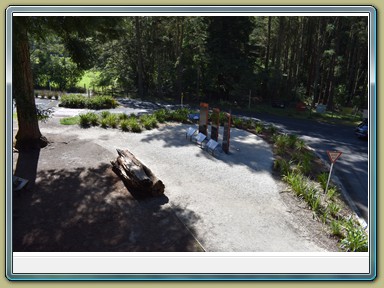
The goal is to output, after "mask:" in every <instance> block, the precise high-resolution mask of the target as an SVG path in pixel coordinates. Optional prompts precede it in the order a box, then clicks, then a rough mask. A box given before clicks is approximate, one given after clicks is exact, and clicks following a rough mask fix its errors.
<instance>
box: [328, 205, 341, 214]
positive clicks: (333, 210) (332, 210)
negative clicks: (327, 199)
mask: <svg viewBox="0 0 384 288" xmlns="http://www.w3.org/2000/svg"><path fill="white" fill-rule="evenodd" d="M340 210H341V207H340V205H338V204H337V203H335V202H331V203H329V204H328V211H329V213H330V214H331V215H332V217H336V216H337V214H338V213H339V212H340Z"/></svg>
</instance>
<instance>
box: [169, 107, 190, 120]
mask: <svg viewBox="0 0 384 288" xmlns="http://www.w3.org/2000/svg"><path fill="white" fill-rule="evenodd" d="M191 113H192V111H191V110H189V109H188V108H181V109H177V110H174V111H171V112H170V117H169V120H170V121H176V122H181V123H188V121H189V120H188V115H189V114H191Z"/></svg>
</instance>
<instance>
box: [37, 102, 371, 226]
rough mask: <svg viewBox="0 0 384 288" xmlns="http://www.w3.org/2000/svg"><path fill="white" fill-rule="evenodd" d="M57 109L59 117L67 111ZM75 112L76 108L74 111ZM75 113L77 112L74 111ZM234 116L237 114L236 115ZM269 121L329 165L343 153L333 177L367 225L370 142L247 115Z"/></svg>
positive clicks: (148, 106)
mask: <svg viewBox="0 0 384 288" xmlns="http://www.w3.org/2000/svg"><path fill="white" fill-rule="evenodd" d="M36 103H37V104H39V105H42V106H47V105H48V106H51V107H55V106H57V104H58V101H55V100H42V99H36ZM121 104H122V105H123V106H124V107H120V108H118V109H114V112H119V113H121V112H125V113H127V114H130V113H135V114H140V113H148V112H152V111H154V110H156V109H159V108H164V107H166V106H165V105H162V104H159V103H151V102H141V101H138V100H132V99H122V100H121ZM55 109H56V112H55V114H56V116H61V117H67V116H71V115H64V114H63V115H61V114H60V113H64V112H65V111H68V109H62V110H63V111H64V112H61V110H60V108H55ZM75 110H76V109H75ZM73 113H75V114H76V111H73ZM234 114H235V113H234ZM244 116H249V117H253V118H257V119H260V120H262V121H266V122H270V123H273V124H274V125H276V126H277V127H279V128H281V129H284V130H285V131H287V132H288V133H295V134H297V135H300V136H301V137H302V139H304V140H305V141H306V143H307V144H308V145H309V146H310V147H312V148H313V149H315V151H316V153H317V154H318V155H319V156H320V157H321V158H322V159H323V160H324V161H326V162H329V159H328V156H327V152H326V151H327V150H337V151H341V152H343V154H342V156H341V157H340V158H339V160H337V162H336V164H335V165H334V168H333V173H332V174H333V175H334V176H336V177H337V178H338V179H339V180H340V182H341V183H342V185H343V187H344V190H345V191H346V193H347V194H348V195H349V197H350V198H351V200H352V202H353V203H354V205H355V208H357V212H358V214H359V216H360V217H362V218H363V219H364V220H365V221H366V222H367V223H368V214H369V213H368V202H369V201H368V195H369V194H368V142H367V141H365V140H360V139H358V138H357V137H356V136H355V135H354V131H353V128H352V127H347V126H342V125H332V124H326V123H319V122H316V121H311V120H301V119H293V118H287V117H279V116H274V115H270V114H253V115H244Z"/></svg>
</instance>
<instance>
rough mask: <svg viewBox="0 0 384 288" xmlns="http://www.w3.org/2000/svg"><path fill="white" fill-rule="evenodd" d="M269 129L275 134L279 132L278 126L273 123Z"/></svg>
mask: <svg viewBox="0 0 384 288" xmlns="http://www.w3.org/2000/svg"><path fill="white" fill-rule="evenodd" d="M267 131H268V132H269V133H271V134H272V135H273V134H275V133H276V132H277V127H276V126H275V125H273V124H272V125H270V126H269V127H268V128H267Z"/></svg>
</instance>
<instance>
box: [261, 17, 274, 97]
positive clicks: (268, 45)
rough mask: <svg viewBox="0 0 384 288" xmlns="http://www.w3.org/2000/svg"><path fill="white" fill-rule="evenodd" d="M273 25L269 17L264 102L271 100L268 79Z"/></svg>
mask: <svg viewBox="0 0 384 288" xmlns="http://www.w3.org/2000/svg"><path fill="white" fill-rule="evenodd" d="M271 24H272V17H271V16H268V33H267V34H268V36H267V51H266V53H265V64H264V66H265V70H264V71H265V75H266V77H264V81H263V93H262V95H263V96H262V97H263V101H265V100H266V99H267V98H269V91H268V79H269V52H270V46H271Z"/></svg>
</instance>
